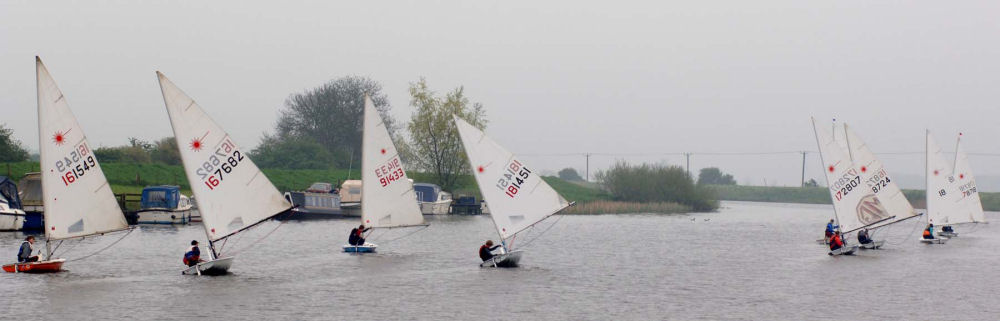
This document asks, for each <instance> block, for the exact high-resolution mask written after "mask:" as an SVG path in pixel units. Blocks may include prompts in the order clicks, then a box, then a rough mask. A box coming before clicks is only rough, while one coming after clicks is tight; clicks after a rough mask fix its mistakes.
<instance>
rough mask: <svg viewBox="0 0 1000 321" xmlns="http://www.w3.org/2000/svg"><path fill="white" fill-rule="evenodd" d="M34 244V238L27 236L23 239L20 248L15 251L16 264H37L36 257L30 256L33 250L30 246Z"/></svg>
mask: <svg viewBox="0 0 1000 321" xmlns="http://www.w3.org/2000/svg"><path fill="white" fill-rule="evenodd" d="M33 244H35V237H34V236H28V237H26V238H24V242H21V248H20V249H18V250H17V262H19V263H20V262H38V255H34V256H32V255H31V252H32V251H34V249H33V248H32V247H31V245H33Z"/></svg>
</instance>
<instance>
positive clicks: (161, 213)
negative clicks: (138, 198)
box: [136, 209, 194, 224]
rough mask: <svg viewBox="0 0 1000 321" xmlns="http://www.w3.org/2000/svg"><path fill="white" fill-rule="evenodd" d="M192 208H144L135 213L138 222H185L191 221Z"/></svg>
mask: <svg viewBox="0 0 1000 321" xmlns="http://www.w3.org/2000/svg"><path fill="white" fill-rule="evenodd" d="M192 212H194V211H192V210H190V209H188V210H179V211H169V210H146V211H140V212H138V213H136V215H137V216H138V218H137V219H136V223H139V224H187V223H188V222H191V215H192Z"/></svg>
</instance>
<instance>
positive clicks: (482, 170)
mask: <svg viewBox="0 0 1000 321" xmlns="http://www.w3.org/2000/svg"><path fill="white" fill-rule="evenodd" d="M476 170H477V171H479V172H480V173H482V172H484V171H486V169H484V168H483V166H482V165H480V166H479V168H477V169H476Z"/></svg>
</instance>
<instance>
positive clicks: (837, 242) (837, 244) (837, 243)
mask: <svg viewBox="0 0 1000 321" xmlns="http://www.w3.org/2000/svg"><path fill="white" fill-rule="evenodd" d="M841 247H844V240H843V239H841V237H840V231H834V232H833V236H831V237H830V251H836V250H837V249H839V248H841Z"/></svg>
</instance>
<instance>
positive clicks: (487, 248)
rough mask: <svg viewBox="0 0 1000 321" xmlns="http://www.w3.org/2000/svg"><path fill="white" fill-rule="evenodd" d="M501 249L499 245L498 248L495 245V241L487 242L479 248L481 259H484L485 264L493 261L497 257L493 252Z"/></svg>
mask: <svg viewBox="0 0 1000 321" xmlns="http://www.w3.org/2000/svg"><path fill="white" fill-rule="evenodd" d="M499 247H500V245H499V244H498V245H496V246H494V245H493V240H486V244H483V246H480V247H479V258H480V259H483V262H486V260H489V259H492V258H493V257H494V256H495V255H493V250H496V249H497V248H499Z"/></svg>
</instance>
